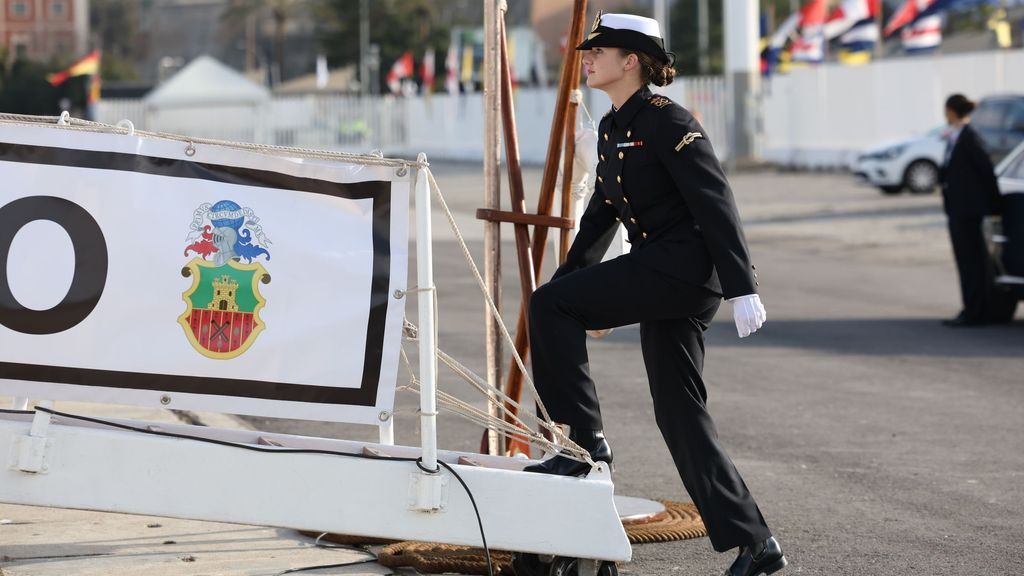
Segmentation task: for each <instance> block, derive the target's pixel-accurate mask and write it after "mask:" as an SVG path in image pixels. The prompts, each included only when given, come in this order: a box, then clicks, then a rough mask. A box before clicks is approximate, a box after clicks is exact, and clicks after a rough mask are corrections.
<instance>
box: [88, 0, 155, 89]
mask: <svg viewBox="0 0 1024 576" xmlns="http://www.w3.org/2000/svg"><path fill="white" fill-rule="evenodd" d="M151 3H152V0H141V1H138V2H124V0H90V2H89V26H90V29H91V30H92V37H93V38H94V39H95V41H96V42H98V44H99V45H98V46H96V47H97V48H99V49H100V50H102V51H103V60H102V61H101V63H100V77H101V78H102V79H104V80H115V81H116V80H138V78H139V74H138V70H136V69H135V64H134V63H135V62H138V61H139V60H141V59H142V57H143V56H145V54H144V52H145V50H144V48H143V46H144V43H143V42H142V41H141V37H140V33H139V20H140V17H141V10H142V9H143V8H145V7H147V6H148V5H149V4H151ZM82 56H85V54H77V55H75V57H74V58H73V59H72V60H77V59H78V58H81V57H82ZM69 63H70V62H69Z"/></svg>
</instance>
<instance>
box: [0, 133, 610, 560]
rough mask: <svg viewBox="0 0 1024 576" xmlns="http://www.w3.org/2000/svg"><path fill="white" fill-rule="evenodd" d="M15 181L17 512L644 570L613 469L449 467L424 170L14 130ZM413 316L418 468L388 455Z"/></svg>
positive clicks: (7, 301)
mask: <svg viewBox="0 0 1024 576" xmlns="http://www.w3.org/2000/svg"><path fill="white" fill-rule="evenodd" d="M0 177H2V179H3V183H4V185H3V186H2V187H0V396H2V395H7V396H14V397H17V398H18V400H16V402H15V406H14V407H13V409H11V410H2V411H0V458H6V462H5V465H4V466H2V467H0V502H6V503H14V504H27V505H39V506H55V507H65V508H79V509H88V510H100V511H112V512H127V513H138V514H148V515H157V516H168V517H176V518H188V519H198V520H211V521H221V522H235V523H245V524H255V525H264V526H280V527H288V528H296V529H304V530H315V531H325V532H334V533H343V534H352V535H362V536H374V537H383V538H394V539H415V540H423V541H432V542H441V543H449V544H461V545H470V546H479V545H481V543H482V541H481V526H480V525H479V524H478V520H477V518H478V516H479V519H480V523H481V524H482V531H483V533H484V534H485V535H486V538H487V544H488V545H489V547H491V548H494V549H501V550H512V551H520V552H532V553H538V554H551V555H558V556H565V557H575V558H581V559H586V560H588V561H589V560H612V561H624V560H628V559H629V558H630V546H629V543H628V541H627V539H626V535H625V531H624V530H623V528H622V524H621V522H620V521H619V518H618V515H617V513H616V509H615V504H614V500H613V486H612V482H611V477H610V474H609V472H608V470H607V469H606V467H605V466H603V465H601V464H599V465H596V466H595V467H594V469H593V471H592V472H591V474H590V475H589V476H588V477H586V478H562V477H555V476H548V475H543V474H530V473H525V472H522V467H523V465H524V464H526V463H527V462H528V461H524V460H516V459H509V458H502V457H491V456H482V455H478V454H460V453H457V452H448V451H439V450H437V447H436V428H435V424H436V414H437V408H436V407H437V405H438V398H441V400H442V401H443V402H442V403H446V404H448V405H451V403H452V402H451V399H450V398H449V397H447V396H446V395H444V394H443V393H441V392H438V391H437V390H436V367H437V358H438V357H439V356H440V358H441V359H442V360H444V361H445V362H446V363H447V364H448V365H451V366H453V367H458V368H457V370H461V367H460V365H458V363H457V362H455V361H454V360H453V359H451V358H448V357H447V356H446V355H444V354H443V353H442V354H439V353H438V351H437V349H436V342H435V341H434V339H433V334H434V331H435V322H436V320H437V319H436V318H435V312H434V311H435V308H436V307H435V306H434V298H435V294H434V289H433V288H434V287H433V280H432V273H431V266H432V261H431V231H430V210H431V208H430V206H431V195H432V194H435V195H437V198H439V199H442V200H443V198H441V196H440V195H439V190H438V189H437V186H436V183H435V182H434V180H433V178H432V177H431V175H430V172H429V169H428V166H427V163H426V160H425V158H422V157H421V158H419V159H418V160H417V161H406V160H390V159H384V158H381V157H379V156H374V155H366V156H361V155H343V154H333V153H326V152H318V151H310V150H297V149H286V148H275V147H258V146H251V145H244V144H234V143H225V142H214V141H206V140H198V139H189V138H187V137H181V136H173V135H166V134H149V133H142V132H135V131H134V130H133V129H132V127H131V126H130V124H126V125H124V126H116V127H115V126H110V125H102V124H95V123H90V122H84V121H77V120H69V119H67V118H66V117H64V118H61V119H60V120H58V119H56V118H37V117H22V116H2V117H0ZM410 196H413V197H414V203H415V211H416V214H415V217H416V222H417V228H418V233H417V235H416V239H417V244H416V250H417V262H418V266H417V274H416V278H415V282H413V281H412V280H411V279H409V278H407V269H408V253H407V251H408V245H409V241H408V236H409V235H408V223H409V212H408V210H409V205H410ZM445 209H446V207H445ZM410 297H416V298H418V301H419V306H418V322H417V324H418V326H416V327H415V332H416V335H417V337H416V338H415V341H416V342H417V344H418V346H419V357H420V359H421V364H420V370H419V375H418V378H417V379H416V380H415V382H414V383H415V385H416V387H417V388H418V389H419V390H420V395H421V402H420V412H421V421H422V426H421V432H422V439H421V440H422V445H421V446H419V447H405V446H394V445H388V444H389V442H388V440H389V439H390V436H391V431H390V430H391V429H390V423H391V421H392V411H393V406H394V395H395V389H396V381H397V374H398V364H399V358H400V356H403V357H404V354H403V353H402V350H401V346H402V340H403V332H407V333H412V332H413V331H414V330H413V326H412V325H411V324H407V325H405V326H404V325H403V322H404V320H405V319H404V314H405V302H406V300H407V299H408V298H410ZM477 380H478V379H477ZM29 399H32V400H34V401H36V405H37V407H36V409H34V410H28V409H27V407H28V405H29V401H28V400H29ZM59 400H84V401H89V402H97V403H112V404H137V405H144V406H151V407H166V408H179V409H194V410H203V411H215V412H223V413H231V414H250V415H262V416H274V417H288V418H302V419H313V420H329V421H345V422H354V423H362V424H369V425H378V426H381V429H382V443H381V444H367V443H361V442H354V441H345V440H330V439H321V438H309V437H295V436H288V435H282V434H269V433H263V432H256V431H245V430H224V429H215V428H206V427H197V426H189V425H184V424H182V425H167V424H160V426H159V429H156V428H155V427H154V426H152V425H151V424H150V423H147V422H139V421H127V420H103V421H100V420H91V419H88V418H83V417H81V416H76V415H73V414H65V413H61V412H54V411H52V406H53V404H52V402H53V401H59ZM460 462H461V464H460ZM470 464H472V465H470ZM463 482H464V483H465V487H463ZM268 494H273V497H269V498H268V497H267V495H268ZM470 494H471V495H472V497H471V496H470ZM513 496H514V497H513ZM523 502H529V503H530V506H529V510H528V511H527V510H524V509H523V505H522V503H523ZM584 564H585V565H593V563H591V562H586V563H581V565H584Z"/></svg>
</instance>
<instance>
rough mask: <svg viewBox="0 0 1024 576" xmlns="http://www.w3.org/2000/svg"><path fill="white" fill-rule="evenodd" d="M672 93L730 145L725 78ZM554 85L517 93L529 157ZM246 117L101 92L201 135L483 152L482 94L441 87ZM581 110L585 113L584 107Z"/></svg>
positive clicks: (146, 121)
mask: <svg viewBox="0 0 1024 576" xmlns="http://www.w3.org/2000/svg"><path fill="white" fill-rule="evenodd" d="M659 91H660V92H663V93H664V94H666V95H667V96H668V97H670V98H672V99H673V100H675V101H677V102H679V103H681V104H683V105H684V106H686V107H688V108H690V109H691V110H694V111H696V112H698V113H699V115H700V118H701V122H702V123H703V124H704V126H705V128H706V130H707V132H708V135H709V137H710V138H711V139H712V141H713V142H714V143H715V146H716V149H717V151H718V154H719V156H722V157H724V156H725V155H726V154H727V152H728V149H729V147H728V143H727V141H726V140H727V138H726V135H727V133H728V132H727V130H728V126H727V119H728V115H727V112H726V111H727V108H728V107H727V102H726V100H727V99H726V93H725V82H724V81H723V79H722V78H717V77H716V78H686V79H681V80H680V81H677V82H674V83H673V84H671V85H670V86H668V87H666V88H665V89H660V90H659ZM555 97H556V91H555V90H554V89H545V90H528V89H521V90H518V91H517V92H516V94H515V98H514V100H515V112H516V124H517V129H518V135H519V146H520V155H521V157H522V160H523V162H524V163H527V164H540V163H543V161H544V158H545V155H546V152H547V143H548V135H549V133H550V130H551V118H552V116H553V115H554V105H555ZM584 103H585V104H586V106H587V107H588V109H589V110H590V113H591V115H592V116H593V117H594V120H595V122H597V121H600V118H601V116H602V115H603V114H604V113H605V112H606V111H607V110H608V108H609V106H610V102H609V101H608V99H607V97H606V96H605V95H604V93H602V92H599V91H596V90H586V89H584ZM249 110H251V112H246V114H244V115H243V117H238V116H237V115H228V114H224V113H222V112H218V109H216V108H215V107H212V106H211V107H204V106H197V105H193V106H190V107H189V109H188V113H187V114H183V113H181V112H180V111H178V112H176V113H175V114H174V115H173V116H168V115H167V114H163V113H161V114H159V115H157V114H156V113H154V111H153V110H150V109H147V107H146V106H145V104H144V102H143V101H142V100H102V101H101V102H100V105H99V107H98V118H97V119H98V120H99V121H100V122H108V123H116V122H117V121H118V120H121V119H122V118H127V119H129V120H131V121H132V122H133V123H134V124H135V127H136V128H138V129H140V130H156V131H163V132H174V133H178V134H187V135H192V136H197V137H205V138H217V139H225V140H240V141H246V142H259V143H264V144H277V145H285V146H298V147H303V148H319V149H329V150H341V151H346V152H369V151H371V150H382V151H384V152H385V153H386V154H388V155H392V156H402V157H414V156H415V155H416V153H418V152H426V153H427V155H428V156H429V157H430V158H433V159H446V160H470V161H480V160H482V159H483V134H484V130H483V96H482V95H481V94H479V93H477V94H464V95H459V96H448V95H447V94H435V95H431V96H419V97H414V98H393V97H390V96H386V97H377V98H360V97H355V96H289V97H275V98H273V99H271V100H269V101H267V102H266V103H264V104H261V105H259V106H257V107H251V108H250V109H249ZM581 117H584V118H585V116H584V115H583V114H582V112H581Z"/></svg>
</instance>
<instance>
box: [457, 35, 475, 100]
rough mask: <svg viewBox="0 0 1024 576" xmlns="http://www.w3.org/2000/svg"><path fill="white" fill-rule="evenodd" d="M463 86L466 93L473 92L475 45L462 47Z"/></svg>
mask: <svg viewBox="0 0 1024 576" xmlns="http://www.w3.org/2000/svg"><path fill="white" fill-rule="evenodd" d="M460 80H462V85H463V86H464V87H465V90H466V92H472V91H473V45H472V44H469V45H466V46H463V47H462V77H461V78H460Z"/></svg>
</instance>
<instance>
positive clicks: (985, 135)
mask: <svg viewBox="0 0 1024 576" xmlns="http://www.w3.org/2000/svg"><path fill="white" fill-rule="evenodd" d="M971 126H973V127H974V129H975V130H977V131H978V133H979V134H980V135H981V138H982V140H984V141H985V146H986V147H987V148H988V152H989V154H990V155H991V156H992V163H993V164H998V163H999V162H1000V161H1001V160H1002V159H1003V158H1005V157H1006V155H1007V154H1009V153H1010V150H1013V148H1014V147H1015V146H1017V144H1020V143H1021V142H1024V95H1021V94H1016V95H1004V96H989V97H986V98H982V99H981V102H979V103H978V109H977V110H975V111H974V114H973V115H971Z"/></svg>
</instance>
